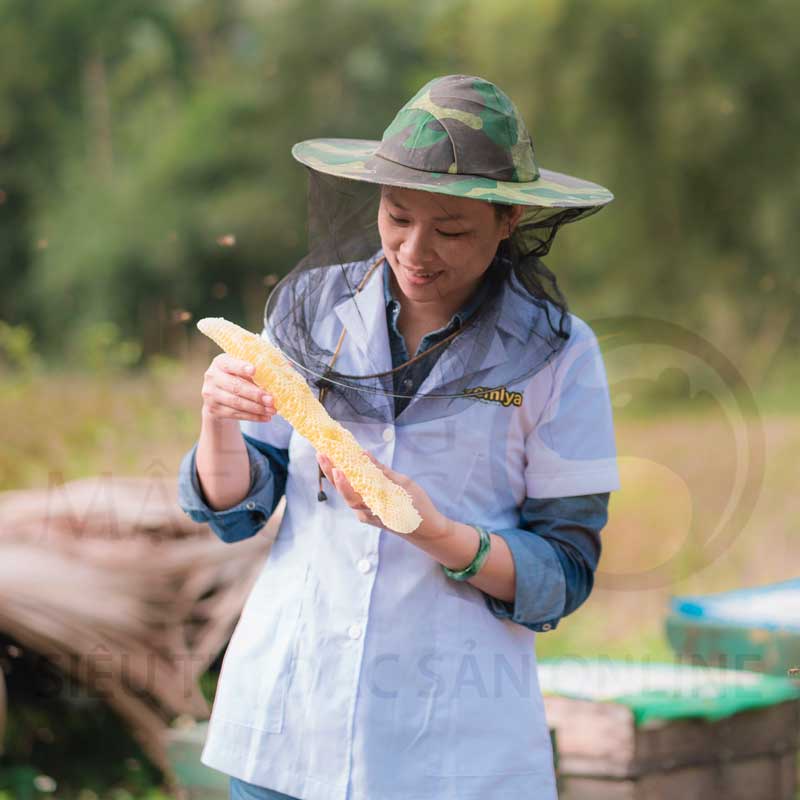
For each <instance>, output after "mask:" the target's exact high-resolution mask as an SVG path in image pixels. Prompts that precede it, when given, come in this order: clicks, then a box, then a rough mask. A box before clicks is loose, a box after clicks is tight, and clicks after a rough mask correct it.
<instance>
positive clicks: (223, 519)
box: [178, 268, 609, 631]
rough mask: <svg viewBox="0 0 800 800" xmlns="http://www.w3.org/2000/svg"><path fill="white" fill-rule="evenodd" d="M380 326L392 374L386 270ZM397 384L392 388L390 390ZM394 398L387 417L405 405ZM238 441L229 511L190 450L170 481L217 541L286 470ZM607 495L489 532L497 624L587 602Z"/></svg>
mask: <svg viewBox="0 0 800 800" xmlns="http://www.w3.org/2000/svg"><path fill="white" fill-rule="evenodd" d="M485 294H486V286H485V284H481V285H480V286H479V287H478V288H477V289H476V290H475V293H474V294H473V295H472V297H471V298H470V299H469V300H468V301H467V303H466V304H465V305H464V306H463V307H462V308H461V309H460V310H459V311H458V312H456V314H454V316H453V317H452V319H451V320H450V321H449V322H448V323H447V325H445V326H444V327H442V328H440V329H438V330H436V331H432V332H430V333H428V334H426V335H425V336H424V337H423V338H422V340H421V341H420V344H419V347H418V349H417V354H418V353H420V352H422V351H423V350H425V349H426V348H428V347H430V346H431V345H432V344H435V343H436V342H437V341H440V340H441V339H442V338H444V337H445V336H447V335H449V334H450V333H451V332H452V331H453V330H455V329H456V328H457V327H459V326H460V325H463V323H464V322H465V321H466V320H467V319H468V318H469V316H470V314H471V313H473V312H474V311H475V309H476V308H477V307H478V306H479V304H480V302H481V300H482V299H483V297H484V296H485ZM384 298H385V300H386V320H387V325H388V329H389V342H390V347H391V352H392V364H393V367H395V368H396V367H398V366H400V365H402V364H403V363H404V362H405V361H407V360H408V359H409V355H408V351H407V348H406V344H405V341H404V340H403V337H402V335H401V334H400V332H399V330H398V328H397V319H398V317H399V314H400V303H399V301H398V300H396V299H395V298H394V297H393V296H392V292H391V285H390V282H389V269H388V268H387V269H386V270H384ZM444 349H445V348H444V347H442V348H439V349H438V350H434V351H433V352H432V353H431V354H430V356H429V357H426V358H423V359H421V360H420V361H419V362H417V363H415V364H413V365H411V367H409V368H408V369H407V370H405V371H402V372H400V373H399V377H397V376H396V377H395V381H396V383H395V390H396V391H401V392H402V393H403V394H412V393H413V392H414V391H415V390H416V389H417V388H418V387H419V386H420V385H421V383H422V381H423V380H424V379H425V377H426V375H427V374H428V373H429V371H430V369H431V368H432V367H433V365H434V364H435V363H436V359H437V358H438V357H439V355H440V354H441V353H442V352H443V351H444ZM398 383H399V388H398ZM407 402H408V401H407V400H406V401H403V400H402V398H396V404H395V416H398V415H399V414H400V413H401V412H402V410H403V409H404V408H405V405H406V404H407ZM242 435H243V437H244V442H245V447H246V448H247V453H248V457H249V460H250V489H249V491H248V493H247V496H246V497H245V498H244V499H243V500H242V501H241V502H240V503H238V504H237V505H235V506H233V507H232V508H229V509H225V510H223V511H214V510H213V509H211V508H209V506H208V505H207V503H206V499H205V497H204V496H203V493H202V489H201V487H200V484H199V481H198V478H197V469H196V466H195V455H196V452H197V443H195V445H194V446H193V447H192V449H191V450H190V451H189V452H188V453H187V454H186V455H185V456H184V458H183V460H182V462H181V466H180V470H179V476H178V496H179V497H178V499H179V503H180V505H181V507H182V508H183V510H184V511H185V512H186V513H187V514H188V515H189V516H190V517H191V518H192V519H193V520H194V521H195V522H207V523H208V525H209V526H210V527H211V529H212V530H213V531H214V532H215V533H216V534H217V536H219V538H220V539H222V541H224V542H228V543H232V542H238V541H241V540H243V539H247V538H249V537H251V536H254V535H255V534H256V533H258V531H259V530H260V529H261V528H262V527H263V526H264V523H265V522H266V520H267V519H268V518H269V517H270V515H271V514H272V512H273V511H274V510H275V508H276V506H277V504H278V502H279V500H280V498H281V497H282V495H283V491H284V487H285V485H286V475H287V468H288V463H289V453H288V451H287V450H282V449H278V448H275V447H272V446H271V445H268V444H265V443H263V442H260V441H258V440H256V439H253V438H251V437H249V436H247V434H242ZM608 500H609V492H602V493H598V494H588V495H580V496H574V497H556V498H546V499H541V498H531V497H528V498H526V499H525V501H524V502H523V504H522V507H521V508H520V519H519V526H518V527H516V528H507V529H502V530H492V533H494V534H497V535H498V536H500V537H502V538H503V540H504V541H505V542H506V544H507V545H508V548H509V550H510V551H511V555H512V558H513V560H514V566H515V573H516V584H515V590H514V601H513V602H505V601H502V600H498V599H497V598H495V597H492V596H491V595H488V594H485V593H484V597H485V600H486V605H487V607H488V608H489V610H490V611H491V612H492V613H493V614H494V615H495V616H496V617H498V618H508V619H511V620H513V621H514V622H516V623H519V624H520V625H524V626H525V627H527V628H530V629H531V630H534V631H548V630H552V629H554V628H555V627H556V626H557V625H558V623H559V622H560V620H561V618H562V617H564V616H566V615H567V614H570V613H572V612H573V611H575V609H577V608H578V607H579V606H580V605H581V604H582V603H583V602H584V601H585V600H586V598H587V597H588V596H589V594H590V592H591V590H592V586H593V584H594V573H595V570H596V569H597V564H598V561H599V559H600V552H601V541H600V531H601V530H602V529H603V528H604V527H605V525H606V522H607V520H608Z"/></svg>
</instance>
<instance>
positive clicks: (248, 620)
mask: <svg viewBox="0 0 800 800" xmlns="http://www.w3.org/2000/svg"><path fill="white" fill-rule="evenodd" d="M292 572H294V570H293V571H292ZM307 581H308V566H305V567H303V568H302V569H301V570H298V571H297V573H296V574H290V573H288V572H287V574H286V575H285V576H281V584H282V586H285V587H286V594H285V595H283V596H281V595H280V590H278V589H276V588H275V585H274V584H272V583H269V584H268V583H265V582H264V581H261V580H260V581H258V582H257V584H256V586H255V587H254V588H253V593H252V594H251V596H250V597H249V598H248V602H247V604H246V606H245V609H244V611H243V612H242V616H241V618H240V620H239V624H238V625H237V626H236V630H235V631H234V635H233V637H232V638H231V641H230V644H229V645H228V650H227V652H226V654H225V659H224V663H223V667H222V672H221V675H220V681H219V688H218V690H217V697H216V698H215V701H214V711H215V713H216V714H218V715H219V716H220V717H222V718H224V719H226V720H228V721H229V722H234V723H236V724H238V725H245V726H247V727H250V728H255V729H257V730H260V731H264V732H266V733H281V731H282V730H283V722H284V716H285V711H286V695H287V692H288V688H289V683H290V681H291V678H292V670H293V668H294V663H295V659H296V650H297V639H298V629H299V627H300V618H301V614H302V609H303V599H304V597H305V594H306V591H305V587H306V583H307Z"/></svg>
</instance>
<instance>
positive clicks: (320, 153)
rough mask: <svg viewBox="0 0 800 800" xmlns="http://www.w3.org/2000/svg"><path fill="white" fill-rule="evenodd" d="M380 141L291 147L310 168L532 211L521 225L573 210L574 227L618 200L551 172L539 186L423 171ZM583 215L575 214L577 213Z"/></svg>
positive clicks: (599, 188) (328, 141)
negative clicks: (391, 157) (383, 149)
mask: <svg viewBox="0 0 800 800" xmlns="http://www.w3.org/2000/svg"><path fill="white" fill-rule="evenodd" d="M380 144H381V143H380V142H379V141H372V140H368V139H308V140H306V141H304V142H298V143H297V144H296V145H295V146H294V147H293V148H292V155H293V156H294V158H295V159H297V161H299V162H300V163H301V164H305V166H307V167H310V168H311V169H314V170H317V171H318V172H323V173H325V174H327V175H334V176H336V177H339V178H348V179H350V180H355V181H367V182H368V183H377V184H385V185H388V186H401V187H403V188H407V189H419V190H421V191H426V192H437V193H439V194H447V195H452V196H453V197H467V198H472V199H474V200H485V201H488V202H491V203H506V204H515V203H518V204H521V205H525V206H531V208H530V211H526V212H525V213H524V215H523V219H522V220H521V223H522V224H529V225H530V224H539V225H541V224H546V220H547V219H548V218H551V217H555V216H556V215H561V212H563V211H564V210H565V209H575V211H576V213H575V214H573V215H570V217H569V220H568V221H570V222H574V221H576V220H578V219H582V218H584V217H587V216H589V215H590V214H594V213H595V212H597V211H599V210H600V209H601V208H602V207H603V206H605V205H607V204H608V203H610V202H611V201H612V200H613V199H614V195H613V194H611V192H609V191H608V189H606V188H605V187H603V186H600V185H599V184H597V183H592V182H591V181H585V180H582V179H580V178H575V177H573V176H571V175H565V174H563V173H560V172H553V171H552V170H547V169H542V168H540V169H539V178H538V179H537V180H535V181H527V182H520V183H516V182H513V181H496V180H492V179H490V178H482V177H480V176H475V175H453V174H449V173H446V172H423V171H421V170H415V169H411V168H410V167H406V166H403V165H402V164H397V163H395V162H393V161H387V160H386V159H385V158H381V157H380V156H378V155H376V151H377V150H378V148H379V146H380ZM579 209H580V210H582V211H583V213H577V212H578V210H579Z"/></svg>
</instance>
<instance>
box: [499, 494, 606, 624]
mask: <svg viewBox="0 0 800 800" xmlns="http://www.w3.org/2000/svg"><path fill="white" fill-rule="evenodd" d="M608 500H609V492H600V493H598V494H588V495H578V496H574V497H557V498H548V499H540V498H531V497H529V498H527V499H526V500H525V502H524V503H523V505H522V509H521V511H520V526H519V527H518V528H507V529H504V530H498V531H492V533H495V534H497V535H498V536H502V538H503V540H504V541H505V542H506V544H507V545H508V548H509V550H510V551H511V556H512V558H513V560H514V569H515V573H516V577H515V587H514V601H513V602H510V603H509V602H505V601H503V600H498V599H497V598H496V597H492V596H491V595H488V594H486V593H484V597H485V599H486V605H487V606H488V608H489V610H490V611H491V612H492V614H494V615H495V616H496V617H498V618H500V619H511V620H513V621H514V622H517V623H519V624H520V625H524V626H525V627H526V628H530V629H531V630H534V631H549V630H553V629H554V628H556V626H557V625H558V623H559V622H560V620H561V618H562V617H565V616H566V615H567V614H571V613H572V612H573V611H575V609H577V608H578V607H579V606H580V605H581V604H582V603H583V602H584V601H585V600H586V598H587V597H588V596H589V594H590V593H591V591H592V587H593V585H594V572H595V570H596V569H597V563H598V561H599V560H600V553H601V541H600V531H601V530H602V529H603V528H604V527H605V525H606V522H607V521H608Z"/></svg>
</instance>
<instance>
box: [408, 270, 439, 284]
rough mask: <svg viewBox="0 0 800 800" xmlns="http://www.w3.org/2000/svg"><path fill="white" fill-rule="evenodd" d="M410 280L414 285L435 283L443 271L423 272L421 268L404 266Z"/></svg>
mask: <svg viewBox="0 0 800 800" xmlns="http://www.w3.org/2000/svg"><path fill="white" fill-rule="evenodd" d="M403 270H404V272H405V273H406V277H407V279H408V282H409V283H411V284H412V285H414V286H425V285H427V284H429V283H433V282H434V281H435V280H436V279H437V278H438V277H439V276H440V275H441V274H442V273H441V271H438V272H436V271H432V272H421V271H419V270H411V269H409V268H408V267H403Z"/></svg>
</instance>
